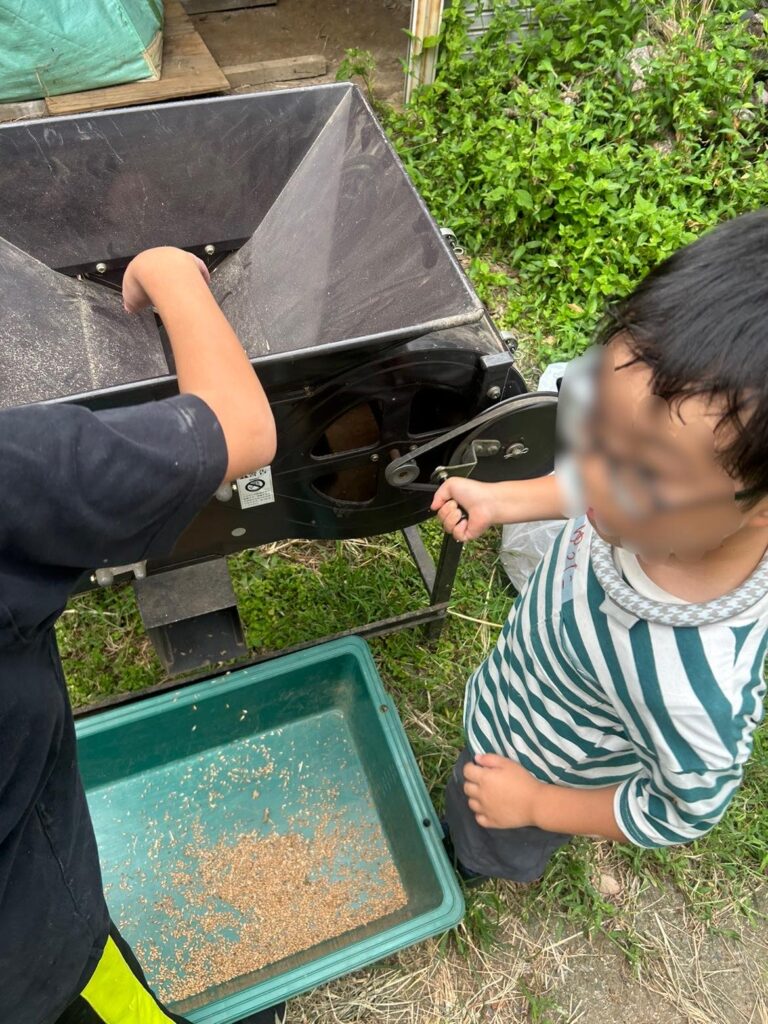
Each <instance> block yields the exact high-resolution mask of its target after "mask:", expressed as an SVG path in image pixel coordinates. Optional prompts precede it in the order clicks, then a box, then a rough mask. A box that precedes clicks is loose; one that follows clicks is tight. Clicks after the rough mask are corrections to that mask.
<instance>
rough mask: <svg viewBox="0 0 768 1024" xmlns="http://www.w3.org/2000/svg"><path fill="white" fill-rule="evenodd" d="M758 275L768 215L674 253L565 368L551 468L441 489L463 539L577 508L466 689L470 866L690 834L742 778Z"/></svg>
mask: <svg viewBox="0 0 768 1024" xmlns="http://www.w3.org/2000/svg"><path fill="white" fill-rule="evenodd" d="M766 268H768V211H760V212H757V213H753V214H748V215H746V216H744V217H740V218H737V219H736V220H733V221H731V222H729V223H726V224H722V225H720V226H719V227H718V228H716V229H715V230H714V231H712V232H710V233H708V234H706V235H704V236H703V237H702V238H701V239H699V240H698V241H697V242H695V243H693V244H692V245H689V246H687V247H685V248H684V249H681V250H680V251H678V252H677V253H675V254H674V255H673V256H672V257H671V258H670V259H668V260H666V261H665V262H664V263H662V264H661V265H660V266H659V267H657V268H656V269H655V270H654V271H653V272H652V273H651V274H649V275H648V277H646V278H645V280H644V281H643V282H642V283H641V284H640V285H639V286H638V287H637V288H636V290H635V291H634V292H633V293H632V294H631V295H630V296H629V297H628V298H627V299H625V300H623V301H622V302H619V303H618V304H617V305H616V306H615V307H613V309H612V310H611V311H610V313H609V315H608V317H607V318H606V320H605V322H604V323H603V325H602V326H601V328H600V330H599V332H598V339H597V340H598V345H597V346H596V347H595V348H594V349H592V350H590V352H589V353H587V355H586V356H584V357H582V358H581V359H580V360H578V361H576V364H574V366H573V370H571V368H570V367H569V370H568V371H567V373H566V377H565V379H564V381H563V385H562V390H561V393H560V402H559V406H560V408H559V411H558V426H559V431H560V433H561V437H562V435H563V434H565V441H566V442H567V450H566V451H565V452H563V453H562V456H559V457H558V464H557V472H556V473H555V475H553V476H550V477H545V478H542V479H538V480H532V481H518V482H509V483H501V484H483V483H479V482H476V481H472V480H467V479H456V478H454V479H450V480H448V481H446V482H445V483H444V484H443V485H442V487H441V488H440V489H439V490H438V492H437V494H436V495H435V500H434V505H433V507H434V508H435V510H436V511H437V513H438V515H439V517H440V519H441V520H442V522H443V525H444V528H445V529H446V530H447V531H448V532H449V533H452V534H453V536H454V537H455V538H456V539H457V540H460V541H467V540H472V539H474V538H476V537H478V536H479V535H480V534H481V533H482V532H483V531H484V530H486V529H487V528H488V527H489V526H491V525H492V524H494V523H517V522H527V521H533V520H539V519H554V518H558V517H562V518H565V516H564V512H565V510H566V507H568V513H569V514H573V513H574V511H575V509H576V508H578V511H579V513H580V514H577V515H576V517H575V518H573V519H571V520H570V521H569V522H567V523H566V525H565V526H564V528H563V530H562V532H561V533H560V535H559V537H558V538H557V540H556V541H555V543H554V545H553V547H552V548H551V549H550V551H549V552H548V553H547V554H546V555H545V557H544V559H543V560H542V562H541V563H540V565H539V567H538V569H537V570H536V571H535V573H534V574H533V576H532V577H531V579H530V580H529V581H528V584H527V585H526V587H525V588H524V589H523V591H522V593H521V594H520V597H519V598H518V600H517V602H516V604H515V606H514V607H513V609H512V611H511V612H510V615H509V619H508V620H507V622H506V624H505V626H504V628H503V630H502V632H501V635H500V637H499V640H498V643H497V644H496V647H495V649H494V650H493V651H492V652H491V654H490V656H489V657H488V659H487V660H486V661H485V663H484V664H483V665H481V666H480V668H479V669H478V670H477V671H476V672H475V673H474V674H473V676H472V677H471V678H470V680H469V682H468V684H467V692H466V702H465V712H464V725H465V731H466V739H467V749H466V750H465V751H464V752H463V753H462V754H461V756H460V757H459V760H458V762H457V765H456V767H455V769H454V772H453V775H452V777H451V779H450V781H449V784H448V789H447V792H446V820H447V829H448V832H449V842H450V844H451V845H452V847H453V851H454V854H455V858H456V860H457V864H458V865H460V866H461V868H462V870H463V871H464V873H465V875H469V874H473V873H474V874H480V875H490V876H495V877H503V878H511V879H514V880H516V881H519V882H527V881H532V880H533V879H535V878H538V877H539V876H540V875H541V874H542V872H543V870H544V868H545V866H546V864H547V861H548V860H549V859H550V857H551V856H552V853H553V852H554V850H555V849H557V847H558V846H561V845H562V844H563V843H565V842H567V841H568V839H569V838H570V837H571V836H572V835H574V834H579V835H590V836H602V837H606V838H609V839H614V840H617V841H619V842H630V843H634V844H636V845H638V846H644V847H659V846H667V845H673V844H677V843H687V842H691V841H692V840H694V839H697V838H698V837H699V836H702V835H704V834H705V833H706V832H708V831H709V830H710V829H711V828H712V827H713V826H714V825H715V824H716V823H717V822H718V821H719V820H720V819H721V818H722V816H723V814H724V813H725V811H726V808H727V806H728V804H729V802H730V800H731V798H732V797H733V794H734V793H735V791H736V789H737V788H738V786H739V784H740V782H741V779H742V773H743V770H744V765H745V763H746V761H747V759H748V757H749V755H750V751H751V747H752V740H753V733H754V730H755V727H756V725H757V724H758V722H759V721H760V719H761V717H762V712H763V697H764V694H765V682H764V676H763V662H764V659H765V655H766V643H767V641H768V555H766V550H767V549H768V269H766ZM574 377H575V378H576V379H574ZM576 385H578V387H577V386H576ZM586 385H589V387H588V388H586V391H585V387H586ZM585 393H586V394H588V395H589V400H586V399H585V397H584V395H585ZM576 394H579V395H580V396H581V397H579V398H578V399H576V398H575V397H574V396H575V395H576ZM576 484H578V494H577V493H576V488H575V486H574V485H576ZM575 502H576V504H574V503H575Z"/></svg>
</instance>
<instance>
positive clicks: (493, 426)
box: [386, 392, 557, 491]
mask: <svg viewBox="0 0 768 1024" xmlns="http://www.w3.org/2000/svg"><path fill="white" fill-rule="evenodd" d="M556 415H557V395H555V394H550V393H548V392H536V393H534V394H527V395H518V396H517V397H516V398H508V399H507V400H506V401H505V402H500V403H499V404H498V405H496V406H494V407H493V408H492V409H487V410H486V411H485V412H483V413H481V414H480V415H479V416H476V417H475V418H474V419H473V420H470V421H469V423H464V424H462V426H460V427H456V428H454V429H453V430H449V431H447V432H446V433H445V434H441V435H440V436H439V437H436V438H433V439H432V440H431V441H428V442H426V443H425V444H423V445H420V446H419V447H418V448H414V449H413V450H412V451H410V452H408V454H407V455H404V456H402V457H401V458H398V459H394V460H393V461H392V462H391V463H390V464H389V465H388V466H387V469H386V479H387V482H388V483H389V484H390V485H391V486H392V487H398V488H401V489H402V490H415V491H422V490H424V491H426V490H429V491H433V490H435V488H436V487H439V485H440V484H441V483H442V482H443V480H447V479H448V477H450V476H464V477H472V479H473V480H482V481H483V482H485V483H498V482H499V481H502V480H530V479H532V478H533V477H537V476H546V475H547V473H551V472H552V469H553V467H554V461H555V421H556ZM446 446H449V451H450V455H449V457H448V459H447V460H445V461H444V462H439V463H438V464H437V465H435V454H436V452H437V451H439V450H444V449H445V447H446Z"/></svg>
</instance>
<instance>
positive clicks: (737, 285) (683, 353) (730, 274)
mask: <svg viewBox="0 0 768 1024" xmlns="http://www.w3.org/2000/svg"><path fill="white" fill-rule="evenodd" d="M619 334H622V335H625V336H626V341H627V344H628V345H629V348H630V350H631V352H632V355H633V357H634V358H633V360H631V361H632V362H636V361H641V362H643V363H646V364H647V365H648V366H649V367H650V369H651V373H652V380H651V389H652V391H653V393H654V394H656V395H658V396H659V397H661V398H664V399H666V400H667V401H668V402H672V403H679V402H680V401H681V400H683V399H685V398H688V397H691V396H694V395H697V396H711V397H712V398H713V399H715V400H719V401H720V402H721V403H722V416H721V419H720V421H719V422H718V424H717V427H716V429H715V434H716V436H717V435H718V434H719V435H721V438H722V440H721V442H718V445H717V454H718V459H719V461H720V462H721V464H722V465H723V467H724V468H725V470H726V471H727V472H728V473H729V474H730V475H731V476H732V477H734V478H735V479H737V480H740V481H741V482H742V485H743V488H744V490H743V491H742V492H740V493H739V495H738V496H740V497H744V498H749V499H754V498H756V497H759V496H762V495H763V494H768V210H759V211H757V212H755V213H748V214H745V215H744V216H742V217H737V218H736V219H735V220H730V221H727V222H725V223H723V224H720V225H719V226H718V227H716V228H715V229H714V230H712V231H709V232H707V234H705V235H703V236H702V237H701V238H699V239H698V240H697V241H695V242H692V243H691V244H690V245H686V246H685V247H684V248H682V249H679V250H678V251H677V252H676V253H674V255H672V256H670V257H669V259H667V260H665V261H664V262H663V263H661V264H659V266H658V267H656V268H655V269H654V270H652V271H651V272H650V274H648V276H647V277H646V278H644V280H643V281H641V283H640V284H639V285H638V286H637V288H635V290H634V291H633V292H632V294H631V295H629V296H628V297H627V298H626V299H622V300H620V301H619V302H616V303H615V304H613V305H612V306H611V307H610V308H609V310H608V313H607V315H606V317H605V319H604V320H603V322H602V323H601V324H600V326H599V328H598V331H597V337H596V341H597V342H598V343H599V344H607V343H608V342H609V341H611V340H612V339H614V338H616V337H617V336H618V335H619Z"/></svg>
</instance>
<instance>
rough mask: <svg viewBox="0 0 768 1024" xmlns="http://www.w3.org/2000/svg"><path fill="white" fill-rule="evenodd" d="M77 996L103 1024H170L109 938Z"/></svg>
mask: <svg viewBox="0 0 768 1024" xmlns="http://www.w3.org/2000/svg"><path fill="white" fill-rule="evenodd" d="M80 995H81V996H82V998H83V999H85V1001H86V1002H87V1003H89V1005H90V1006H91V1007H92V1008H93V1010H94V1011H95V1012H96V1013H97V1014H98V1015H99V1017H101V1019H102V1020H103V1021H104V1024H173V1021H172V1020H171V1018H170V1017H169V1016H168V1015H167V1014H165V1013H163V1011H162V1010H161V1009H160V1007H159V1006H158V1005H157V1003H156V1002H155V1000H154V999H153V997H152V994H151V993H150V992H148V991H147V990H146V989H145V988H144V986H143V985H142V984H141V982H140V981H139V979H138V978H137V977H136V975H135V974H134V973H133V971H132V970H131V968H130V967H129V966H128V964H127V963H126V961H125V959H124V958H123V954H122V953H121V952H120V950H119V949H118V948H117V946H116V945H115V942H114V940H113V938H112V937H111V936H110V937H109V938H108V939H107V944H106V946H105V947H104V952H103V954H102V957H101V960H99V963H98V966H97V967H96V970H95V971H94V972H93V975H92V977H91V980H90V981H89V982H88V984H87V985H86V986H85V988H84V989H83V991H82V992H81V993H80Z"/></svg>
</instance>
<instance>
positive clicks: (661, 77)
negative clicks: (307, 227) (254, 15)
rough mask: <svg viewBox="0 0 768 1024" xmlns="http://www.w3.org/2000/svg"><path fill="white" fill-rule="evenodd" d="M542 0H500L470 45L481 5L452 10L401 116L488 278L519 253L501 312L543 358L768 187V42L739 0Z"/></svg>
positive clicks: (567, 351) (427, 179) (416, 165)
mask: <svg viewBox="0 0 768 1024" xmlns="http://www.w3.org/2000/svg"><path fill="white" fill-rule="evenodd" d="M521 6H522V5H521ZM525 6H527V5H525ZM532 8H533V10H532V13H531V14H530V15H529V16H528V17H529V19H530V21H531V24H529V25H528V26H527V27H526V26H525V25H524V24H523V18H524V15H523V14H522V13H521V9H519V8H514V7H510V6H509V4H508V3H506V2H497V10H496V14H495V18H494V21H493V24H492V26H491V28H490V30H489V31H488V33H487V34H486V35H485V36H484V37H483V38H482V39H481V41H480V42H478V43H477V44H475V45H474V46H473V47H471V50H472V54H471V59H467V58H466V53H467V50H468V49H469V48H470V43H469V41H468V37H467V33H466V28H467V19H468V16H467V13H466V11H465V9H464V7H463V5H461V4H454V5H451V6H450V7H449V8H447V10H446V14H445V24H444V38H443V39H442V40H441V49H440V63H439V74H438V78H437V81H436V82H435V83H434V85H432V86H427V87H424V88H423V89H422V90H420V92H419V94H418V95H417V97H416V99H415V100H414V102H413V103H412V104H411V105H410V106H409V107H408V108H407V109H406V110H405V111H403V112H390V113H389V115H388V118H387V123H388V127H389V130H390V132H391V134H392V136H393V138H394V140H395V143H396V145H397V147H398V149H399V151H400V154H401V156H402V157H403V160H404V161H405V163H406V166H407V168H408V170H409V172H410V174H411V175H412V177H413V178H414V179H415V181H416V184H417V186H418V188H419V189H420V191H421V192H422V194H423V195H424V196H425V198H426V199H427V202H428V203H429V204H430V206H431V208H432V211H433V212H434V214H435V215H436V217H437V218H438V220H439V221H440V222H441V223H443V224H447V225H450V226H451V227H452V228H453V230H454V231H455V232H456V233H457V235H458V236H459V238H460V240H461V242H462V244H463V245H464V246H465V248H466V249H467V250H468V251H469V253H470V254H472V255H473V256H475V257H482V258H483V259H482V260H478V259H475V261H474V263H473V267H474V271H475V272H478V271H479V273H478V279H479V280H478V283H479V285H480V288H481V291H483V290H484V289H485V285H486V282H485V281H484V280H483V274H484V269H483V268H484V265H485V267H487V265H488V264H487V261H488V260H491V261H493V263H495V264H502V265H505V266H506V267H507V268H508V297H507V300H506V302H505V305H504V308H503V310H502V311H501V319H502V321H503V324H502V325H503V326H507V327H513V328H514V329H515V330H517V331H518V333H521V334H522V335H523V336H527V337H528V338H529V339H530V340H531V342H532V343H533V345H534V347H535V349H536V352H537V354H538V356H539V358H541V359H545V358H552V357H554V356H570V355H573V354H575V353H576V352H577V351H578V350H580V349H581V348H582V347H583V346H584V345H585V344H586V342H587V340H588V338H589V335H590V333H591V329H592V327H593V325H594V323H595V321H596V319H597V318H598V317H599V315H600V314H601V312H602V310H603V308H604V306H605V303H606V301H607V300H608V299H609V298H610V297H612V296H614V295H616V294H617V293H623V292H626V291H627V290H628V289H629V288H631V286H632V285H633V283H634V282H636V281H637V280H638V279H639V278H640V277H642V275H643V274H645V273H646V272H647V271H648V270H649V269H650V268H651V267H652V266H653V265H655V264H656V263H658V262H659V261H660V260H662V259H664V258H665V257H666V256H668V255H669V254H670V253H671V252H673V251H674V250H675V249H677V248H678V247H680V246H681V245H683V244H685V243H686V242H688V241H690V240H692V239H693V238H694V237H695V236H696V235H697V234H699V233H700V232H701V231H702V230H704V229H705V228H706V227H708V226H710V225H712V224H714V223H716V222H717V221H718V220H720V219H723V218H727V217H731V216H734V215H736V214H738V213H740V212H743V211H746V210H748V209H752V208H755V207H757V206H761V205H763V204H765V203H766V202H768V160H767V159H766V156H767V155H768V154H767V153H766V144H767V143H768V118H767V117H766V105H765V104H766V101H768V90H767V89H766V86H765V84H764V79H765V78H766V77H768V48H766V43H765V41H764V40H762V39H761V38H760V33H762V32H764V27H763V20H764V19H763V16H762V15H759V14H752V15H750V16H749V17H745V16H744V7H743V3H741V0H720V2H719V3H717V4H716V5H715V4H714V3H713V2H712V0H700V2H698V3H696V2H693V0H676V2H669V0H668V2H662V3H648V4H645V5H642V4H638V3H636V2H635V0H601V2H597V3H596V2H594V0H538V2H535V3H534V4H533V5H532ZM470 273H473V268H470ZM486 276H487V275H486ZM495 283H496V286H497V287H498V281H496V282H495Z"/></svg>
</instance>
